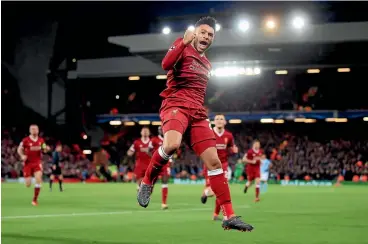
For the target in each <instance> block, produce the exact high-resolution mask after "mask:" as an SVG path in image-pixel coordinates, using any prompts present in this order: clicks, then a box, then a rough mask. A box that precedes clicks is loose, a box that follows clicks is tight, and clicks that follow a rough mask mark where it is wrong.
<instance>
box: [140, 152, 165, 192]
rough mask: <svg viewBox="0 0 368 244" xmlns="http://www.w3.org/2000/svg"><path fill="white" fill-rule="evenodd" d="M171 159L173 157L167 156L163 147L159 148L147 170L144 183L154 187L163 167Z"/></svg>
mask: <svg viewBox="0 0 368 244" xmlns="http://www.w3.org/2000/svg"><path fill="white" fill-rule="evenodd" d="M170 157H171V155H167V154H166V153H165V151H164V149H163V147H162V146H161V147H159V149H158V150H157V151H156V152H154V154H153V155H152V159H151V162H150V164H149V166H148V168H147V170H146V174H145V176H144V178H143V182H144V183H145V184H149V185H152V184H153V183H154V182H155V180H156V178H157V177H158V175H159V174H160V172H161V169H162V167H163V166H164V165H165V164H167V162H168V161H169V159H170Z"/></svg>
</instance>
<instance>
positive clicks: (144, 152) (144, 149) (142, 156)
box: [129, 138, 151, 166]
mask: <svg viewBox="0 0 368 244" xmlns="http://www.w3.org/2000/svg"><path fill="white" fill-rule="evenodd" d="M150 142H151V140H150V139H147V141H142V139H141V138H140V139H137V140H135V141H134V143H133V145H132V146H131V147H130V148H129V150H131V151H133V152H134V153H135V163H136V165H139V166H148V165H149V163H150V161H151V156H150V155H149V153H150V151H151V148H150Z"/></svg>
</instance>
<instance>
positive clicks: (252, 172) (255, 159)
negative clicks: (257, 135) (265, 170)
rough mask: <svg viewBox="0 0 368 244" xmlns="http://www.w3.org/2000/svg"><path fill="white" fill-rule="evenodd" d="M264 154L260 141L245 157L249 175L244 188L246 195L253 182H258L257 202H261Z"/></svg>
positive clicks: (254, 144)
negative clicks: (262, 160)
mask: <svg viewBox="0 0 368 244" xmlns="http://www.w3.org/2000/svg"><path fill="white" fill-rule="evenodd" d="M263 156H264V153H263V151H262V149H261V144H260V142H259V141H257V140H256V141H254V142H253V146H252V148H251V149H249V150H248V152H247V154H245V155H244V158H243V162H245V163H246V164H247V165H246V173H247V183H246V184H245V187H244V193H247V190H248V188H249V187H250V186H251V185H252V181H253V180H255V182H256V199H255V201H256V202H259V200H260V199H259V190H260V187H261V180H260V176H261V168H260V166H261V159H262V158H263Z"/></svg>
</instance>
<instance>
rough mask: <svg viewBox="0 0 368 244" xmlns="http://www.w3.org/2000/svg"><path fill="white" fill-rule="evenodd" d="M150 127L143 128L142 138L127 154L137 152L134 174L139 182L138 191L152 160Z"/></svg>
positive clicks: (131, 154)
mask: <svg viewBox="0 0 368 244" xmlns="http://www.w3.org/2000/svg"><path fill="white" fill-rule="evenodd" d="M149 136H150V130H149V128H148V127H143V128H142V130H141V138H139V139H137V140H135V141H134V143H133V145H132V146H131V147H130V148H129V150H128V152H127V154H128V156H129V157H131V156H133V155H134V154H135V167H134V174H135V179H136V182H137V191H138V189H139V185H140V183H141V181H142V179H143V177H144V174H145V172H146V170H147V167H148V165H149V163H150V160H151V155H152V154H151V152H150V151H151V148H150V144H151V139H150V137H149Z"/></svg>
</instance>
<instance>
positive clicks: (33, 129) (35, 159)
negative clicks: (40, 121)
mask: <svg viewBox="0 0 368 244" xmlns="http://www.w3.org/2000/svg"><path fill="white" fill-rule="evenodd" d="M29 133H30V135H29V136H27V137H25V138H24V139H23V140H22V142H21V143H20V145H19V147H18V150H17V151H18V154H19V156H20V158H21V160H22V161H23V165H24V167H23V176H24V178H25V183H26V186H27V187H30V186H31V183H32V176H34V177H35V180H36V184H35V187H34V194H33V200H32V205H33V206H37V205H38V195H39V194H40V191H41V184H42V168H43V167H42V151H43V152H46V151H47V150H48V147H47V145H46V143H45V141H44V140H43V139H42V138H41V137H39V136H38V134H39V129H38V126H37V125H31V126H30V127H29Z"/></svg>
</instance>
